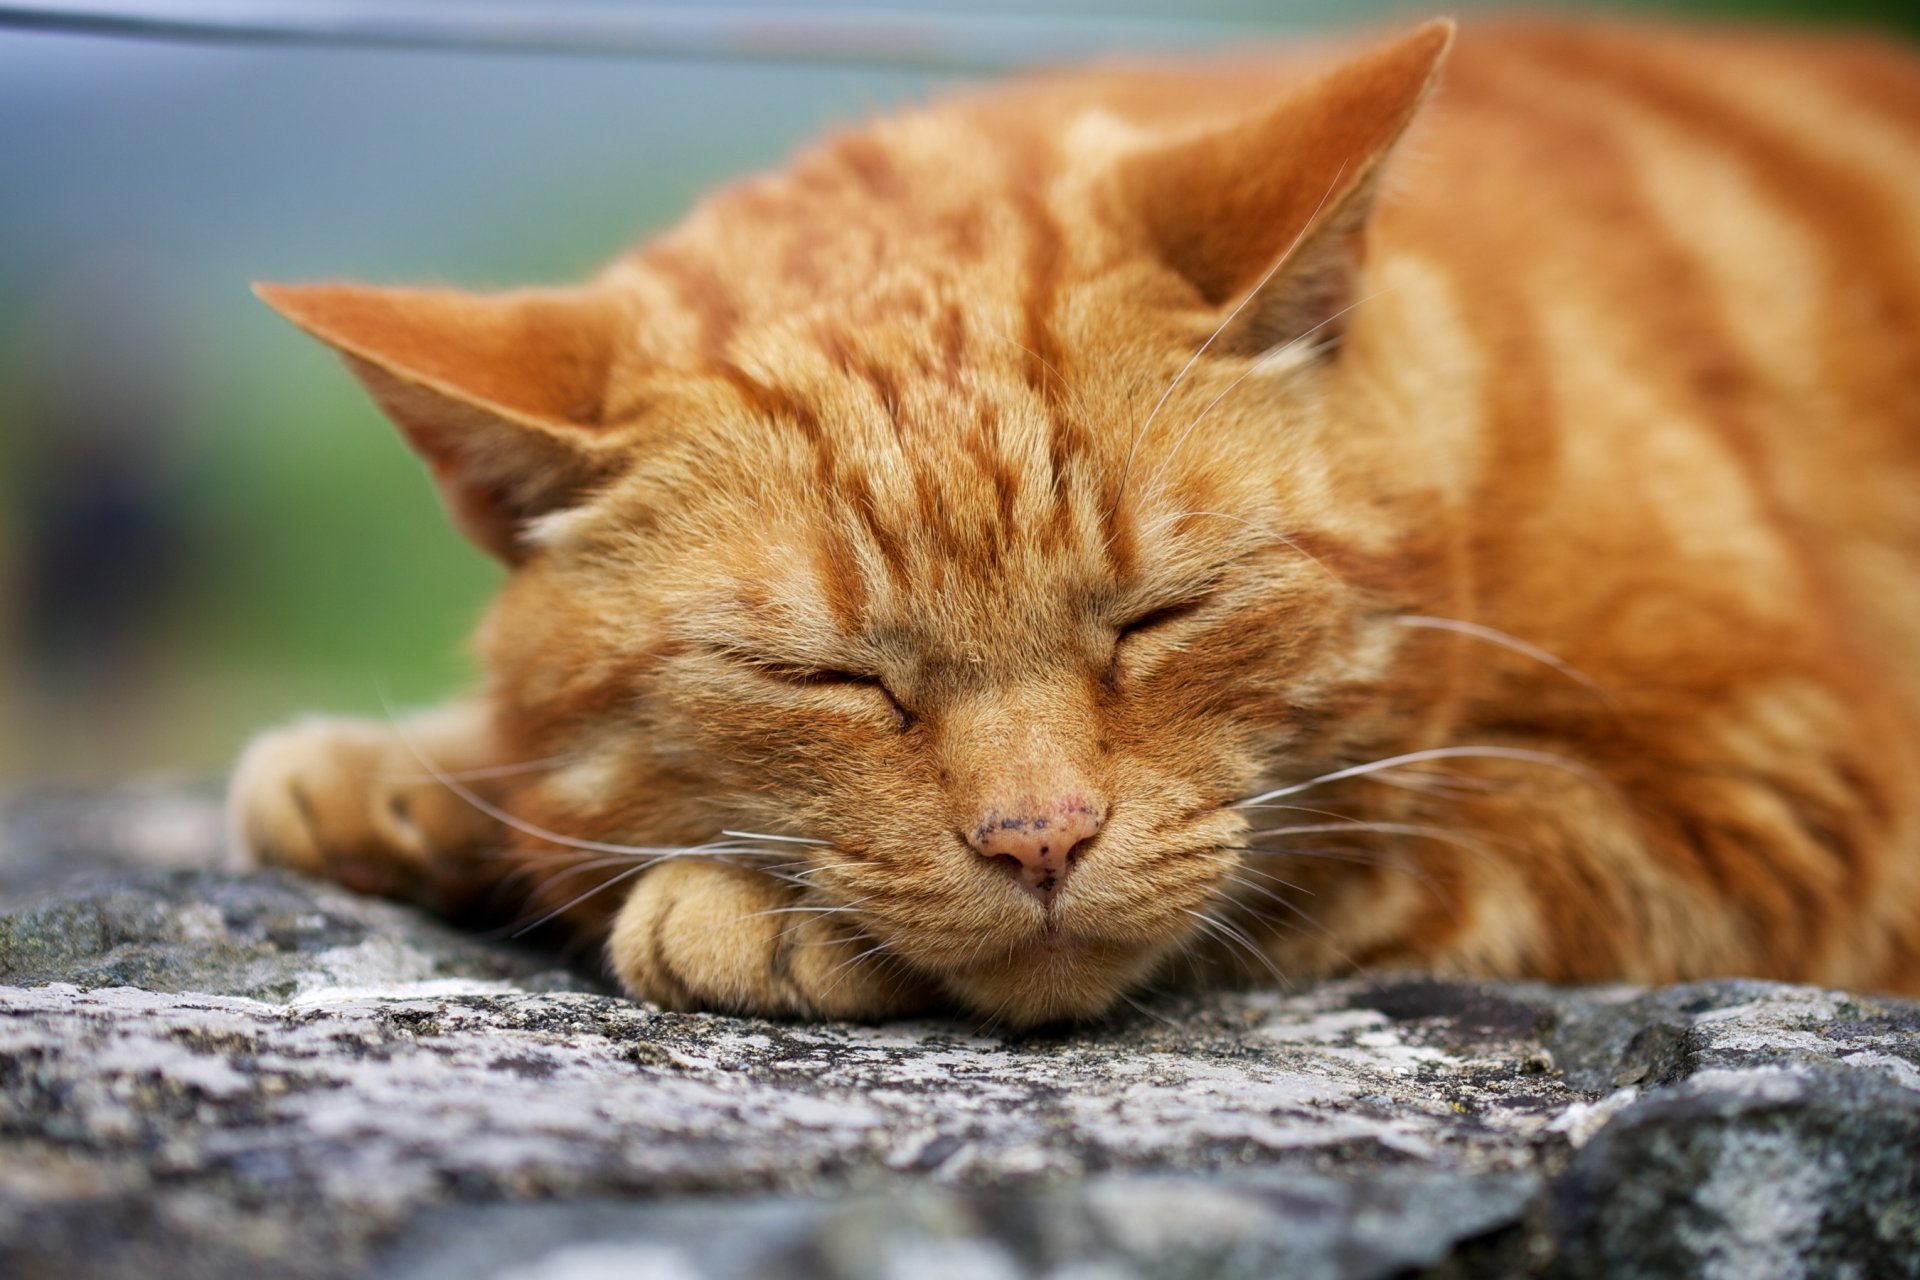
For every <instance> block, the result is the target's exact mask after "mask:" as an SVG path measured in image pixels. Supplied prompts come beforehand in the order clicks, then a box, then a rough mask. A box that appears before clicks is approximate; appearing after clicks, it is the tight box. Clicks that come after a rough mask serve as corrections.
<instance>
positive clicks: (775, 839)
mask: <svg viewBox="0 0 1920 1280" xmlns="http://www.w3.org/2000/svg"><path fill="white" fill-rule="evenodd" d="M720 834H721V835H723V836H726V837H728V838H729V839H733V840H765V841H768V842H769V843H773V844H811V845H821V846H828V845H831V844H832V843H833V841H831V840H816V839H814V838H813V837H812V836H781V835H771V834H769V833H767V832H765V831H734V830H731V829H729V828H726V827H722V828H721V830H720Z"/></svg>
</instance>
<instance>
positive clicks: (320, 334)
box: [254, 284, 621, 563]
mask: <svg viewBox="0 0 1920 1280" xmlns="http://www.w3.org/2000/svg"><path fill="white" fill-rule="evenodd" d="M254 292H255V293H256V294H257V295H259V297H260V299H261V300H262V301H264V302H265V303H266V304H267V305H268V306H270V307H272V308H273V309H274V310H276V311H278V312H279V313H280V314H281V315H283V316H285V317H286V318H287V319H289V320H291V321H293V322H294V323H295V324H296V325H299V326H300V327H301V328H302V329H305V330H306V331H307V332H308V333H310V334H312V335H313V336H314V337H316V338H318V339H320V340H321V341H322V342H324V343H326V344H327V345H328V346H330V347H332V348H333V349H334V350H335V351H337V352H339V353H340V355H341V356H342V357H344V358H345V360H346V362H347V366H348V367H349V368H350V369H352V370H353V372H354V374H355V375H356V376H357V377H358V378H359V379H360V381H361V383H362V384H364V385H365V386H366V388H367V390H368V392H370V393H371V394H372V396H373V398H374V400H375V401H376V402H377V403H378V404H379V405H380V407H381V409H383V410H384V411H385V412H386V414H387V416H388V417H389V418H391V419H393V421H394V423H395V424H396V425H397V426H399V428H400V430H401V432H402V433H404V434H405V436H406V438H407V441H408V443H410V444H411V445H412V446H413V447H414V449H415V450H416V451H417V452H418V453H419V454H420V455H421V456H422V457H423V458H425V459H426V461H427V465H428V466H429V467H430V468H431V469H432V471H433V477H434V480H435V481H436V482H437V483H438V484H439V486H440V492H441V496H442V497H443V498H444V499H445V501H446V504H447V509H448V511H449V512H450V513H451V514H452V516H453V520H454V523H455V524H456V525H458V526H459V528H460V530H461V532H463V533H465V534H466V535H467V536H468V537H469V538H470V539H472V540H473V541H474V542H475V543H477V544H479V545H480V546H481V547H483V548H484V549H486V550H488V551H490V552H492V553H493V554H495V555H497V556H499V557H500V558H501V559H503V560H506V561H508V562H509V563H512V562H514V561H517V560H518V559H520V558H521V556H522V554H523V552H524V548H523V545H522V543H521V541H520V539H519V533H520V530H521V529H522V527H523V526H524V525H525V524H526V522H527V521H528V520H531V519H533V518H534V517H536V516H539V515H542V514H544V513H546V512H548V511H552V510H555V509H557V508H560V507H563V506H566V505H567V504H568V503H569V502H571V501H573V500H575V499H577V498H578V497H579V496H580V495H581V494H582V493H584V492H585V491H586V490H588V489H590V488H592V487H593V486H594V485H595V484H597V483H599V482H600V481H602V480H604V479H606V478H607V477H608V476H609V475H610V474H611V473H612V472H613V470H614V468H615V466H616V465H617V463H618V461H619V458H618V457H617V455H616V451H615V450H614V449H613V448H611V447H610V446H609V442H607V441H606V440H604V439H603V438H602V436H603V434H604V433H603V431H602V427H603V426H604V423H605V407H604V406H605V397H606V384H607V375H608V368H609V364H610V362H611V360H612V355H613V352H614V350H615V349H616V346H617V343H618V341H619V337H620V332H621V327H620V317H619V309H618V307H617V304H616V303H615V302H614V301H613V300H612V299H610V298H608V297H607V296H605V295H603V294H601V293H598V292H596V291H593V290H591V289H555V290H524V291H518V292H513V293H503V294H495V295H476V294H469V293H462V292H460V291H458V290H454V289H384V288H375V287H372V286H367V285H345V284H341V285H335V284H324V285H285V284H256V285H255V286H254Z"/></svg>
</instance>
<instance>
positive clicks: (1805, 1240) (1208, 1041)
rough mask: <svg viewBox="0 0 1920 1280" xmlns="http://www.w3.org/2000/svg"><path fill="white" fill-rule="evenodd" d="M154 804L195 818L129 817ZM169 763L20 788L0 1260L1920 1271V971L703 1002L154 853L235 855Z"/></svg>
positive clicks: (3, 1024)
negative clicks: (86, 783)
mask: <svg viewBox="0 0 1920 1280" xmlns="http://www.w3.org/2000/svg"><path fill="white" fill-rule="evenodd" d="M129 795H133V796H134V798H133V799H131V800H130V799H128V798H127V797H128V796H129ZM151 795H158V796H159V797H160V800H159V803H161V804H163V805H164V806H168V807H167V809H166V812H168V813H170V814H172V815H173V816H172V817H171V818H170V819H169V822H170V823H172V829H173V830H175V831H176V832H188V833H191V832H194V831H198V832H200V834H199V835H198V836H195V837H193V839H194V840H198V841H199V842H200V843H199V845H194V844H193V843H192V841H191V840H189V841H187V842H186V846H185V847H183V848H176V849H175V850H174V855H173V856H172V857H170V858H156V857H155V856H154V855H153V851H152V849H151V848H146V847H132V846H129V845H124V844H115V843H114V840H113V839H112V838H110V835H109V836H103V835H102V834H101V833H102V832H106V833H111V832H112V831H114V830H122V831H134V832H139V831H140V830H141V824H140V823H139V822H138V821H137V820H136V819H137V815H138V812H139V809H140V806H141V805H143V804H146V803H148V802H149V800H150V799H151ZM151 795H148V796H145V797H143V796H142V795H141V794H140V793H138V792H121V793H118V795H117V796H116V797H114V798H111V801H112V803H111V804H110V805H107V806H103V808H111V807H112V805H119V806H120V808H119V809H117V810H115V812H116V813H117V814H118V815H119V816H118V817H117V818H115V819H114V821H111V822H110V821H107V820H105V819H100V820H98V821H95V822H93V823H92V825H91V826H89V824H88V823H87V822H85V821H82V822H79V823H77V824H76V823H74V822H73V821H71V818H72V817H73V815H74V814H76V813H77V814H81V815H84V814H85V813H86V812H88V804H87V801H86V799H85V796H84V795H83V794H81V793H71V794H68V795H66V796H65V797H62V798H59V803H58V805H55V806H52V807H50V806H49V803H48V802H47V800H46V799H45V797H44V796H42V797H39V798H28V799H26V800H23V799H21V798H20V797H17V796H16V797H14V798H13V799H11V800H9V801H5V802H0V899H3V900H5V901H8V902H9V903H10V904H11V906H12V910H11V911H10V913H8V914H5V915H0V1275H7V1276H12V1275H22V1276H38V1275H48V1276H54V1275H57V1276H61V1277H76V1278H85V1277H102V1278H106V1277H115V1278H118V1277H136V1276H137V1277H141V1280H156V1278H160V1277H174V1276H179V1277H199V1276H221V1275H251V1274H262V1275H265V1274H271V1275H275V1276H283V1277H295V1278H300V1277H315V1278H316V1280H317V1278H323V1277H324V1278H329V1280H330V1278H333V1277H349V1276H370V1277H380V1278H383V1280H385V1278H392V1280H430V1278H434V1280H437V1278H438V1277H454V1276H459V1277H463V1278H468V1277H499V1278H500V1280H510V1278H511V1280H597V1278H598V1277H602V1276H616V1275H617V1276H623V1277H655V1276H657V1277H662V1278H676V1277H714V1278H716V1280H718V1278H723V1277H724V1278H727V1280H732V1278H734V1277H741V1278H743V1280H744V1278H746V1277H772V1276H785V1275H791V1276H804V1277H814V1276H819V1277H845V1278H847V1280H855V1278H859V1280H865V1278H868V1277H873V1278H879V1277H901V1278H902V1280H905V1278H908V1277H913V1278H916V1280H917V1278H918V1277H923V1276H925V1277H935V1276H952V1277H981V1278H983V1280H985V1278H988V1277H1024V1276H1048V1277H1056V1278H1058V1280H1118V1278H1120V1277H1135V1276H1138V1277H1160V1276H1196V1277H1199V1276H1207V1277H1213V1276H1247V1277H1264V1276H1275V1275H1287V1276H1294V1275H1298V1276H1316V1277H1317V1276H1325V1277H1376V1276H1378V1277H1384V1276H1395V1275H1408V1274H1413V1275H1422V1274H1424V1275H1431V1276H1436V1277H1437V1276H1459V1275H1479V1274H1498V1275H1554V1276H1568V1277H1587V1276H1596V1277H1598V1276H1606V1277H1613V1276H1686V1275H1710V1276H1727V1277H1736V1276H1737V1277H1762V1276H1783V1277H1784V1276H1794V1277H1800V1276H1807V1277H1816V1276H1834V1277H1841V1276H1858V1277H1882V1276H1920V1005H1916V1004H1915V1003H1912V1002H1903V1001H1898V1000H1889V999H1875V998H1871V997H1866V996H1859V995H1850V994H1847V993H1841V992H1832V991H1823V990H1819V989H1814V988H1807V987H1794V986H1781V985H1774V984H1767V983H1758V982H1743V981H1723V982H1710V983H1697V984H1691V985H1687V986H1682V987H1675V988H1670V989H1666V990H1660V991H1640V990H1634V989H1626V988H1618V989H1603V990H1594V989H1587V990H1559V989H1553V988H1547V987H1541V986H1536V985H1530V984H1471V983H1452V982H1442V981H1436V980H1432V979H1427V978H1421V977H1418V976H1401V977H1383V978H1379V979H1376V980H1373V981H1366V982H1345V983H1335V984H1326V985H1321V986H1317V987H1313V988H1310V989H1305V990H1300V991H1294V992H1243V993H1215V994H1211V995H1205V996H1195V997H1189V998H1183V999H1181V1000H1178V1001H1166V1002H1162V1003H1160V1004H1158V1005H1156V1006H1154V1007H1153V1008H1152V1011H1151V1015H1150V1016H1142V1015H1134V1014H1130V1015H1129V1016H1128V1017H1126V1018H1124V1019H1118V1020H1115V1021H1113V1022H1110V1023H1108V1024H1105V1025H1100V1026H1094V1027H1087V1028H1079V1029H1074V1030H1068V1031H1055V1032H1049V1033H1044V1034H1039V1035H1033V1036H1028V1037H1023V1038H1020V1039H1017V1040H1008V1039H1004V1038H1001V1037H997V1036H995V1035H992V1034H988V1033H985V1032H983V1031H981V1030H980V1029H979V1028H977V1027H975V1026H971V1025H967V1024H963V1023H915V1024H899V1023H896V1024H890V1025H885V1026H879V1027H866V1026H856V1025H850V1024H838V1023H835V1024H787V1023H775V1022H767V1021H761V1020H755V1019H740V1018H725V1017H712V1016H705V1015H683V1014H671V1013H664V1012H661V1011H659V1010H656V1009H652V1008H649V1007H647V1006H644V1005H639V1004H635V1003H633V1002H630V1001H626V1000H623V999H620V998H618V997H617V996H614V995H612V994H610V993H608V992H607V991H606V990H605V989H604V988H603V987H601V986H600V984H599V983H598V982H597V981H596V980H595V979H594V977H593V976H592V975H591V974H587V975H582V974H578V973H573V972H569V971H567V970H566V969H564V968H563V967H561V966H560V965H559V964H558V963H557V961H556V960H555V959H554V958H553V957H551V956H546V955H541V954H538V953H532V952H527V951H523V950H517V949H514V948H511V947H505V946H501V945H497V944H494V943H490V942H487V941H485V940H482V939H478V938H475V937H473V936H471V935H466V934H461V933H458V932H456V931H454V930H452V929H449V928H447V927H445V926H443V925H441V924H439V923H437V922H435V921H432V920H428V919H426V918H424V917H421V916H419V915H418V914H416V913H414V912H411V911H407V910H404V909H402V908H399V907H396V906H393V905H391V904H387V903H381V902H374V901H369V900H367V899H363V898H357V897H354V896H352V895H349V894H346V893H344V892H341V891H339V890H337V889H334V888H332V887H330V886H326V885H320V884H315V883H311V882H307V881H303V880H300V879H297V878H294V877H286V876H279V875H271V874H253V875H235V874H227V873H220V872H212V871H194V870H165V869H155V864H156V862H160V863H168V862H170V863H172V865H174V866H176V867H177V866H179V865H181V864H182V863H192V862H193V861H195V859H194V857H193V856H192V854H193V852H194V850H195V849H196V848H198V849H200V850H201V852H202V853H203V855H204V856H202V857H200V858H199V859H198V860H199V862H200V863H201V865H212V864H214V863H215V862H217V857H216V851H215V850H214V849H212V848H206V847H205V844H206V841H207V840H208V839H209V837H208V836H207V835H206V833H207V832H213V831H217V830H218V821H217V815H216V814H215V813H214V812H213V811H212V809H211V804H212V801H211V797H210V795H209V794H208V793H205V792H198V793H196V792H191V791H180V790H172V789H160V790H159V791H157V792H153V793H151ZM35 806H38V807H37V808H36V807H35ZM62 806H64V807H62ZM61 813H64V814H66V815H68V817H67V819H65V820H62V821H64V822H65V825H62V821H54V820H52V819H50V817H49V815H50V814H52V815H54V817H58V815H59V814H61ZM23 815H24V816H23ZM76 830H77V831H80V832H82V833H83V834H82V835H80V836H75V835H73V834H72V833H73V832H75V831H76ZM88 831H91V832H92V833H93V834H92V835H90V836H89V835H86V834H84V833H86V832H88ZM61 832H65V833H67V834H66V835H64V836H61V835H60V833H61ZM60 839H66V840H67V841H68V846H67V847H66V848H65V851H64V852H62V849H61V847H60V845H59V840H60ZM148 843H149V844H151V843H152V842H151V840H149V841H148ZM76 844H78V845H84V846H85V847H84V848H80V849H78V852H77V853H76V850H75V847H74V846H75V845H76ZM138 845H139V841H134V842H133V846H138Z"/></svg>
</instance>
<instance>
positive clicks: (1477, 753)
mask: <svg viewBox="0 0 1920 1280" xmlns="http://www.w3.org/2000/svg"><path fill="white" fill-rule="evenodd" d="M1463 759H1474V760H1513V761H1518V762H1520V763H1523V764H1539V765H1546V766H1549V767H1551V768H1555V769H1564V770H1566V771H1567V772H1569V773H1573V774H1577V775H1578V776H1580V777H1582V778H1584V779H1586V780H1587V781H1589V782H1591V783H1593V784H1594V785H1596V786H1601V787H1606V786H1608V785H1609V784H1608V782H1607V780H1606V779H1605V778H1603V777H1602V776H1601V775H1599V774H1598V773H1595V772H1594V771H1593V770H1592V769H1590V768H1588V767H1587V766H1586V765H1584V764H1581V763H1580V762H1579V761H1578V760H1574V759H1571V758H1570V757H1567V756H1562V755H1555V754H1554V753H1552V752H1549V751H1534V750H1531V749H1529V748H1526V747H1499V746H1457V747H1429V748H1427V749H1426V750H1424V751H1409V752H1406V753H1404V754H1402V755H1397V756H1387V757H1385V758H1384V759H1380V760H1370V761H1368V762H1367V763H1365V764H1356V765H1349V766H1347V767H1346V768H1344V769H1335V770H1333V771H1332V772H1331V773H1323V774H1321V775H1319V776H1318V777H1314V778H1308V779H1306V780H1305V781H1302V782H1294V783H1289V784H1288V785H1287V786H1284V787H1275V788H1274V789H1273V790H1271V791H1263V792H1261V793H1260V794H1259V795H1255V796H1248V797H1247V798H1246V799H1244V800H1237V801H1235V802H1234V803H1233V804H1232V805H1230V806H1228V807H1229V808H1234V809H1245V808H1249V807H1251V806H1253V805H1259V804H1264V803H1266V802H1267V801H1269V800H1280V799H1284V798H1285V797H1287V796H1297V795H1299V794H1300V793H1301V792H1303V791H1310V790H1312V789H1313V788H1315V787H1322V786H1326V785H1327V784H1328V783H1332V782H1343V781H1345V780H1346V779H1348V778H1363V777H1366V776H1368V775H1369V774H1375V773H1379V772H1380V771H1381V770H1383V769H1393V768H1397V767H1399V766H1401V765H1407V764H1417V763H1419V762H1421V761H1425V760H1463Z"/></svg>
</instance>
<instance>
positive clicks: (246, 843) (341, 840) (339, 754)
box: [227, 719, 492, 898]
mask: <svg viewBox="0 0 1920 1280" xmlns="http://www.w3.org/2000/svg"><path fill="white" fill-rule="evenodd" d="M227 810H228V815H229V818H230V820H231V824H232V832H233V852H234V854H235V856H236V858H237V859H238V860H239V861H240V862H241V863H242V864H243V865H252V866H280V867H291V868H293V869H294V870H297V871H303V872H306V873H308V874H310V875H322V876H326V877H328V878H330V879H333V880H337V881H339V882H340V883H341V884H344V885H346V886H347V887H348V888H351V889H355V890H358V891H359V892H362V893H379V894H384V895H387V896H389V897H407V898H425V897H430V896H432V895H431V889H432V886H433V885H434V883H435V881H436V879H437V877H438V876H439V874H440V873H441V872H442V871H443V870H444V869H445V868H444V864H445V863H446V862H447V861H448V860H449V859H451V858H452V857H453V855H455V854H458V853H461V852H463V851H465V850H467V849H470V848H471V847H472V846H473V845H474V844H475V843H476V842H477V841H479V840H481V839H483V838H485V836H486V835H487V834H488V833H489V832H490V830H491V829H492V820H491V819H489V818H487V817H486V816H485V815H484V814H480V813H478V812H477V811H475V810H474V809H473V807H472V806H471V805H470V804H468V803H467V802H466V801H464V800H462V799H461V798H460V797H458V796H456V795H454V794H453V793H452V792H450V791H449V790H448V789H447V788H446V787H444V786H443V785H441V784H440V783H438V782H435V781H434V780H433V779H432V778H431V777H428V776H424V771H423V769H422V767H421V765H420V764H419V762H418V761H417V760H415V759H414V758H413V757H412V755H411V753H410V752H409V751H408V750H407V749H406V746H405V744H404V743H403V742H402V741H401V740H400V739H399V737H398V736H397V735H396V734H395V733H394V731H393V730H392V729H391V728H390V727H388V726H385V725H380V724H373V723H368V722H360V721H352V720H331V719H312V720H303V721H300V722H298V723H295V724H291V725H288V726H286V727H285V728H281V729H275V730H273V731H271V732H269V733H265V734H262V735H261V736H260V737H258V738H256V739H254V741H253V742H252V743H251V744H250V745H249V746H248V747H247V749H246V751H245V752H244V753H243V754H242V755H241V757H240V761H239V763H238V764H237V765H235V767H234V772H233V780H232V783H231V784H230V786H229V788H228V792H227Z"/></svg>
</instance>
